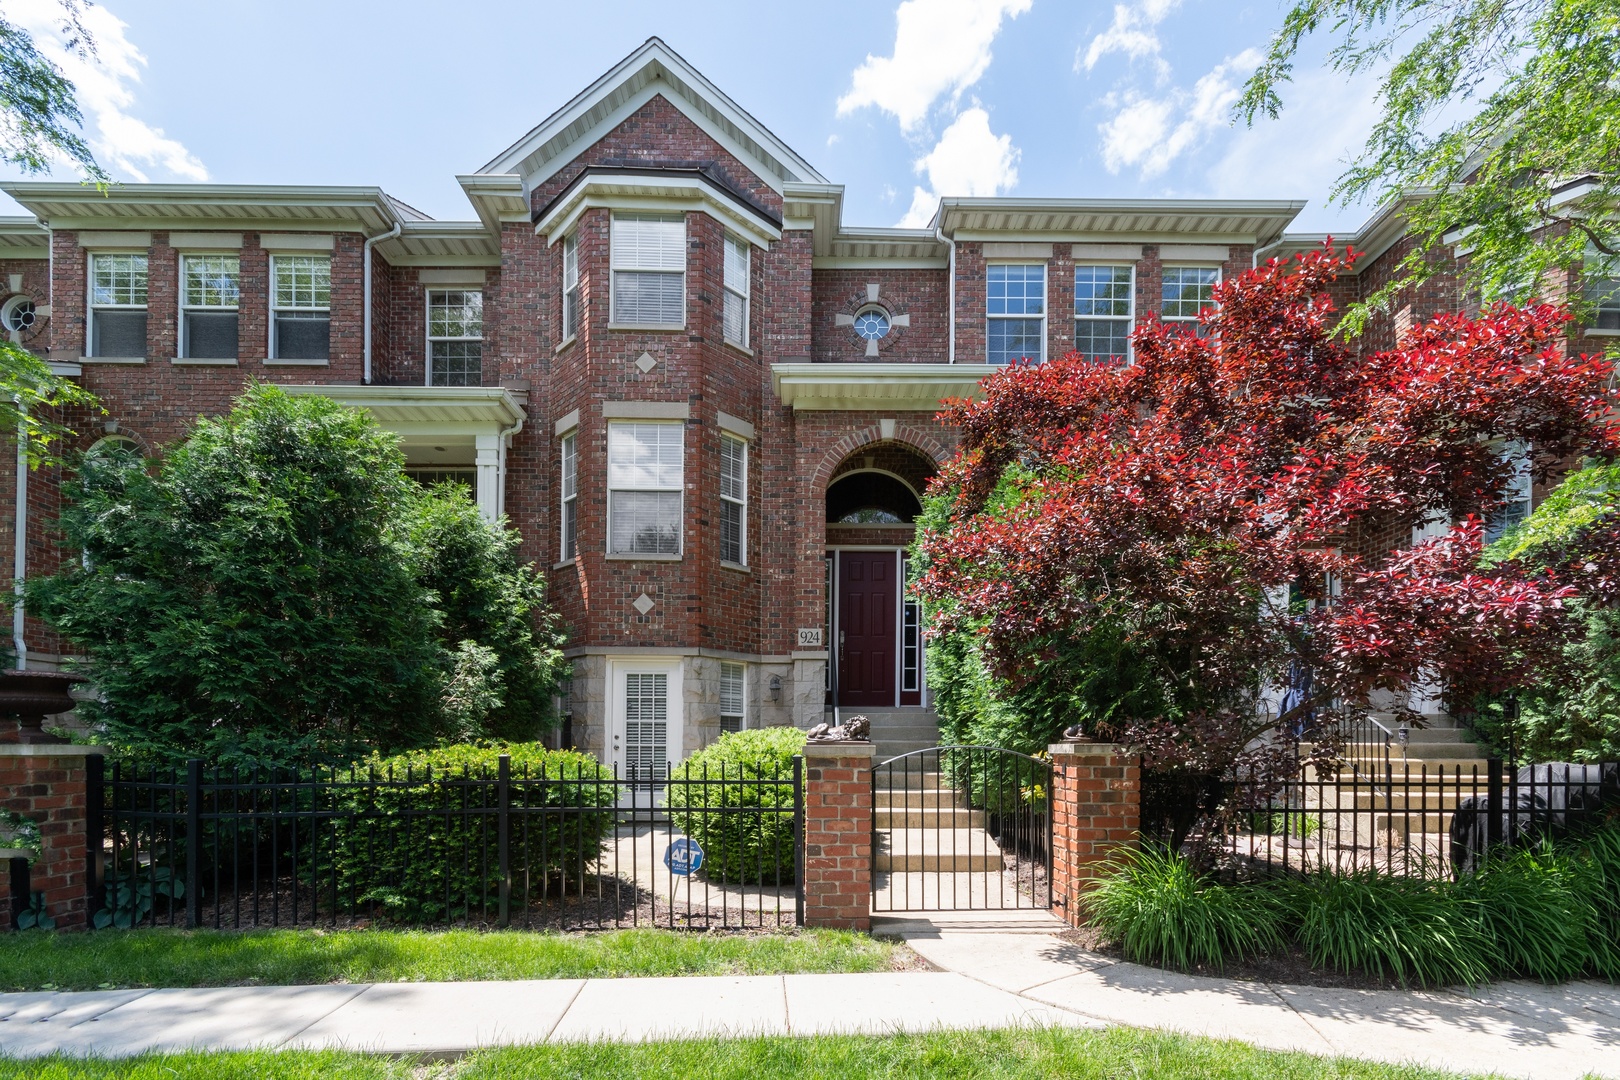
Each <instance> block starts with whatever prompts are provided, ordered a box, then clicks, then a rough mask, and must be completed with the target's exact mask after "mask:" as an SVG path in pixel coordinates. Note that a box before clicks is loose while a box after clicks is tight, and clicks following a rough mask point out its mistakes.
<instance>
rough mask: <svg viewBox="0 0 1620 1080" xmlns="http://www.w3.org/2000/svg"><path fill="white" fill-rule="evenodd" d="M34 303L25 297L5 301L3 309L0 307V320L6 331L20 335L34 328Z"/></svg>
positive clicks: (15, 297)
mask: <svg viewBox="0 0 1620 1080" xmlns="http://www.w3.org/2000/svg"><path fill="white" fill-rule="evenodd" d="M36 317H37V315H36V313H35V311H34V302H33V301H32V300H30V299H28V297H26V296H14V297H12V298H11V299H10V300H7V301H6V303H5V306H4V307H0V320H4V322H5V326H6V329H7V330H10V331H13V332H14V333H21V332H22V331H24V330H32V329H33V328H34V319H35V318H36Z"/></svg>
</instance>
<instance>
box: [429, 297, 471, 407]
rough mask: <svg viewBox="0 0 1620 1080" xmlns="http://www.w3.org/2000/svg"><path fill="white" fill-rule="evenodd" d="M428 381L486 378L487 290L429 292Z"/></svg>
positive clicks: (456, 383) (433, 383) (455, 382)
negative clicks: (484, 371) (484, 364)
mask: <svg viewBox="0 0 1620 1080" xmlns="http://www.w3.org/2000/svg"><path fill="white" fill-rule="evenodd" d="M427 333H428V385H429V386H477V385H479V384H480V383H481V382H482V381H483V361H484V294H483V293H482V292H480V291H478V290H477V289H449V290H445V291H443V292H441V291H439V290H436V289H434V290H429V292H428V327H427Z"/></svg>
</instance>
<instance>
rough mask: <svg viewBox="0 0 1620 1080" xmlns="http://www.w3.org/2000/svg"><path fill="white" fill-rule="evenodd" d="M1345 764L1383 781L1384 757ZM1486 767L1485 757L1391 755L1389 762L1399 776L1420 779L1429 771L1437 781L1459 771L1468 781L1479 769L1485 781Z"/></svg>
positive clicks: (1481, 777)
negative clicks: (1404, 756)
mask: <svg viewBox="0 0 1620 1080" xmlns="http://www.w3.org/2000/svg"><path fill="white" fill-rule="evenodd" d="M1345 764H1346V766H1349V765H1354V766H1355V767H1356V770H1357V771H1358V772H1359V773H1361V774H1362V775H1363V776H1370V777H1372V778H1373V779H1375V780H1382V779H1383V776H1384V766H1385V761H1384V759H1383V758H1382V757H1377V758H1370V757H1352V758H1347V759H1346V761H1345ZM1485 765H1486V759H1485V758H1484V757H1477V758H1468V757H1454V756H1453V757H1433V758H1400V757H1396V756H1395V755H1394V754H1391V755H1390V757H1389V761H1388V766H1389V771H1390V772H1391V773H1393V774H1395V775H1397V776H1412V777H1418V776H1421V775H1423V773H1424V771H1425V770H1427V772H1428V776H1429V779H1431V780H1434V779H1437V778H1438V777H1439V776H1441V775H1442V774H1443V775H1445V776H1446V777H1448V778H1449V777H1451V776H1453V775H1454V774H1455V773H1456V772H1457V771H1458V770H1459V769H1460V770H1462V775H1463V778H1464V779H1465V780H1466V779H1467V778H1468V777H1470V776H1472V775H1473V772H1474V770H1475V769H1478V770H1479V776H1480V779H1481V781H1483V780H1484V778H1485Z"/></svg>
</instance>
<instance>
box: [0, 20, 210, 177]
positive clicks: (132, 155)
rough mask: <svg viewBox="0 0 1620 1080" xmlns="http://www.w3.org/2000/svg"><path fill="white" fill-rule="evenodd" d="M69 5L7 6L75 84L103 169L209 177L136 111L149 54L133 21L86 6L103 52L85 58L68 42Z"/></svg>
mask: <svg viewBox="0 0 1620 1080" xmlns="http://www.w3.org/2000/svg"><path fill="white" fill-rule="evenodd" d="M61 11H62V8H61V5H60V4H59V3H58V2H57V0H11V2H10V3H8V4H7V5H6V9H5V13H6V16H7V18H9V19H10V20H11V21H12V22H14V23H15V24H17V25H18V26H20V27H21V28H23V29H25V30H27V31H28V32H29V33H30V34H32V35H33V37H34V44H35V46H36V47H37V48H38V49H39V51H40V52H41V53H42V54H43V55H44V56H45V57H47V58H48V59H49V60H50V61H51V62H52V63H54V64H55V65H56V66H57V67H59V68H61V69H62V73H63V74H64V75H66V76H67V77H68V79H69V80H70V81H71V82H72V83H73V86H74V88H75V90H76V91H77V97H78V102H79V108H80V110H81V111H82V112H83V113H84V115H85V138H86V140H87V141H88V142H89V144H90V149H91V151H92V152H93V153H94V154H95V156H96V160H97V161H99V162H100V163H101V165H102V167H103V168H105V169H106V170H107V171H108V172H110V173H112V174H113V175H114V176H115V177H120V176H121V177H124V178H127V179H130V180H134V181H138V182H144V181H146V180H148V179H149V175H148V171H149V170H151V171H155V172H157V173H159V174H160V175H161V176H162V177H163V178H179V179H184V180H207V179H208V169H207V167H206V166H204V165H203V163H202V162H201V161H200V160H198V158H197V156H196V155H195V154H193V153H192V152H191V151H190V150H187V149H186V147H185V146H184V145H183V144H181V143H180V142H179V141H178V140H175V139H171V138H169V137H168V136H167V135H165V134H164V133H163V129H162V128H155V127H152V126H151V125H150V124H148V123H146V121H144V120H140V119H138V118H136V117H135V116H133V115H131V112H130V110H131V108H132V107H133V106H134V104H135V87H136V86H137V85H138V84H139V83H140V81H141V69H142V68H143V67H145V66H146V57H145V56H144V55H143V54H142V53H141V51H140V49H138V48H137V47H136V46H135V44H134V43H133V42H131V41H130V40H129V38H128V37H126V36H125V34H124V31H125V30H127V29H128V28H129V27H128V24H127V23H125V22H123V21H122V20H121V19H119V18H118V17H117V16H115V15H113V14H112V12H110V11H108V10H107V9H106V8H105V7H103V6H101V5H100V4H97V5H95V6H93V7H86V8H85V9H84V16H83V21H84V25H85V28H86V29H87V30H89V32H90V36H91V37H92V39H93V40H94V41H95V45H96V51H95V55H94V56H91V57H83V56H80V55H78V53H76V52H70V51H69V50H67V49H66V48H64V47H63V44H62V35H61V30H60V21H61ZM64 164H65V163H64Z"/></svg>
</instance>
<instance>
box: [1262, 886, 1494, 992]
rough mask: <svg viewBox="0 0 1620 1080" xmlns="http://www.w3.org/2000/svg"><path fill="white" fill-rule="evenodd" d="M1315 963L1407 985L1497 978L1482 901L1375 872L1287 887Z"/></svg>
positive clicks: (1301, 938) (1451, 889)
mask: <svg viewBox="0 0 1620 1080" xmlns="http://www.w3.org/2000/svg"><path fill="white" fill-rule="evenodd" d="M1286 899H1287V902H1288V904H1289V906H1290V907H1291V908H1292V909H1293V910H1294V913H1295V915H1296V916H1297V918H1298V922H1299V943H1300V945H1301V946H1302V947H1303V948H1304V950H1305V953H1306V955H1307V956H1309V957H1310V960H1311V963H1313V964H1315V965H1319V966H1322V967H1330V968H1334V969H1335V970H1338V971H1345V972H1365V973H1367V974H1369V975H1375V976H1378V977H1381V978H1384V977H1387V978H1391V979H1394V980H1395V981H1396V982H1399V983H1401V984H1402V985H1411V984H1416V985H1418V986H1450V985H1454V984H1458V983H1463V984H1468V985H1473V984H1475V983H1481V982H1484V981H1485V980H1486V979H1488V978H1489V977H1490V974H1491V965H1490V963H1489V961H1488V959H1487V958H1488V957H1489V956H1490V949H1491V939H1490V937H1489V935H1487V934H1486V933H1485V931H1484V930H1483V928H1482V927H1481V924H1480V916H1479V904H1478V903H1477V902H1476V901H1474V900H1471V899H1469V898H1468V897H1467V896H1466V895H1465V893H1464V890H1462V889H1459V888H1458V887H1456V886H1453V885H1452V884H1451V883H1450V882H1445V881H1433V880H1423V879H1420V878H1403V877H1391V876H1388V875H1385V874H1379V873H1376V872H1374V871H1370V870H1361V871H1356V872H1353V873H1348V874H1331V873H1323V874H1315V875H1312V876H1311V877H1310V878H1308V879H1306V880H1304V881H1300V882H1296V883H1294V884H1293V885H1292V886H1290V887H1289V888H1288V889H1287V890H1286Z"/></svg>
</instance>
